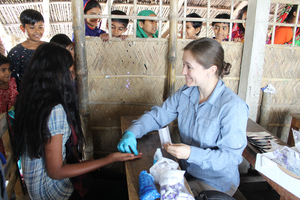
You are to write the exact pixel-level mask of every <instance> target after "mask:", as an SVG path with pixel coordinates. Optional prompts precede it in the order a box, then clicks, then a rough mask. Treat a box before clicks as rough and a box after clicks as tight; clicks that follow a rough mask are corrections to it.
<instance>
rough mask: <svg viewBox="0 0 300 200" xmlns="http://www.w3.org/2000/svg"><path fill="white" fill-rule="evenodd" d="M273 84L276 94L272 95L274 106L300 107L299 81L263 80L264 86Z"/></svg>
mask: <svg viewBox="0 0 300 200" xmlns="http://www.w3.org/2000/svg"><path fill="white" fill-rule="evenodd" d="M269 83H270V84H271V85H273V86H274V87H275V89H276V91H277V92H276V93H275V94H273V95H272V104H273V105H278V104H281V105H299V104H300V93H299V88H300V82H299V81H292V80H291V81H274V80H268V79H267V80H263V81H262V86H267V85H268V84H269Z"/></svg>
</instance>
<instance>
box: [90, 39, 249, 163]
mask: <svg viewBox="0 0 300 200" xmlns="http://www.w3.org/2000/svg"><path fill="white" fill-rule="evenodd" d="M187 43H188V42H187V41H183V40H179V41H178V44H177V46H178V48H177V49H178V59H177V69H176V89H178V88H179V87H181V86H183V85H184V84H185V79H184V77H183V76H182V75H181V69H182V53H183V51H182V49H183V47H184V46H185V45H186V44H187ZM223 47H224V49H225V58H226V61H227V62H230V63H232V65H233V67H232V70H231V73H230V75H229V76H227V77H225V78H224V81H225V83H226V85H227V86H228V87H230V88H231V89H232V90H233V91H234V92H237V89H238V82H239V74H240V63H241V58H242V47H243V46H242V44H241V43H239V44H238V43H225V44H224V45H223ZM86 52H87V64H88V71H89V77H88V82H89V99H90V111H91V126H92V131H93V141H94V152H95V157H102V156H104V155H106V154H107V153H110V152H113V151H117V148H116V146H117V144H118V142H119V141H120V138H121V129H120V126H121V123H120V117H121V116H129V115H135V116H140V115H142V114H143V113H144V111H146V110H149V109H150V108H151V107H152V106H153V105H155V104H160V103H162V102H163V94H164V92H165V91H164V88H165V85H166V77H167V63H168V60H167V59H168V57H167V55H168V42H167V40H165V41H163V40H162V41H158V42H156V41H155V42H154V41H135V42H133V41H120V42H110V43H105V42H102V40H100V39H95V38H89V37H87V38H86Z"/></svg>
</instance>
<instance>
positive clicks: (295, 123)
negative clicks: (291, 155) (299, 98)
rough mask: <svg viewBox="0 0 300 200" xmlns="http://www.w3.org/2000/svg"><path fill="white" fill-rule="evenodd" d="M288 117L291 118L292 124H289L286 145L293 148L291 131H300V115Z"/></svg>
mask: <svg viewBox="0 0 300 200" xmlns="http://www.w3.org/2000/svg"><path fill="white" fill-rule="evenodd" d="M290 115H291V116H292V122H291V127H290V132H289V137H288V141H287V144H288V145H289V146H291V147H293V146H295V141H294V137H293V131H292V129H294V130H297V131H298V130H299V129H300V113H291V114H290Z"/></svg>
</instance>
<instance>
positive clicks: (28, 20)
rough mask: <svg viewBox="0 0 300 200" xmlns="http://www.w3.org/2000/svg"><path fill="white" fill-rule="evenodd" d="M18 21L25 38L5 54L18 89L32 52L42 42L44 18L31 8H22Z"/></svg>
mask: <svg viewBox="0 0 300 200" xmlns="http://www.w3.org/2000/svg"><path fill="white" fill-rule="evenodd" d="M20 21H21V25H20V29H21V30H22V31H23V33H25V35H26V37H27V40H25V41H24V42H22V43H20V44H18V45H17V46H15V47H13V48H12V49H11V50H10V51H9V53H8V55H7V58H8V59H9V62H10V70H11V72H12V74H11V76H12V77H14V78H15V79H16V82H17V85H18V90H19V86H20V82H21V80H22V77H23V74H24V73H25V70H26V68H27V66H28V64H29V61H30V58H31V56H32V54H33V53H34V51H35V49H36V48H37V47H38V46H39V45H40V44H42V43H44V42H43V41H41V38H42V37H43V34H44V18H43V16H42V14H41V13H40V12H38V11H36V10H33V9H27V10H24V11H23V12H22V13H21V15H20Z"/></svg>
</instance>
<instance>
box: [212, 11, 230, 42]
mask: <svg viewBox="0 0 300 200" xmlns="http://www.w3.org/2000/svg"><path fill="white" fill-rule="evenodd" d="M215 19H230V15H228V14H226V13H223V14H218V15H217V16H216V17H215ZM212 26H213V30H214V33H215V37H213V39H215V40H217V41H218V42H219V43H221V42H222V41H228V34H229V23H228V22H213V23H212Z"/></svg>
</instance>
